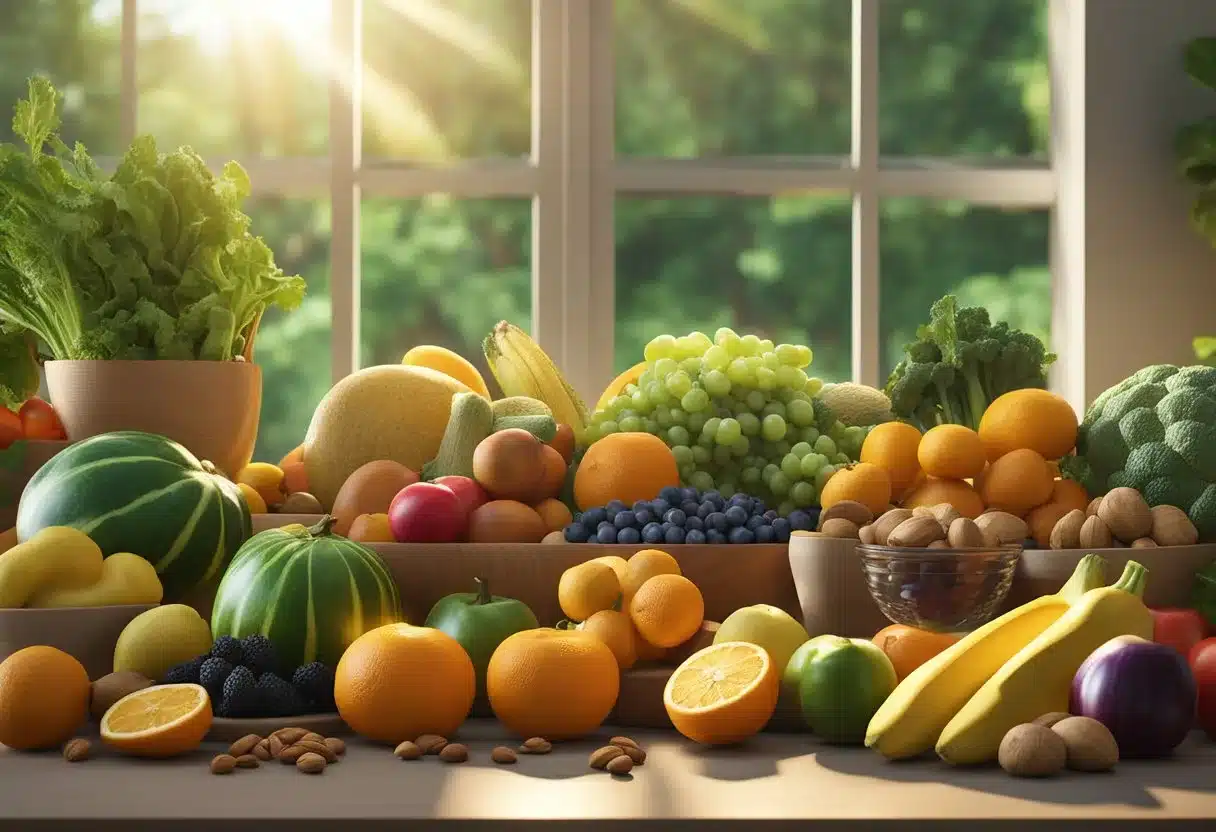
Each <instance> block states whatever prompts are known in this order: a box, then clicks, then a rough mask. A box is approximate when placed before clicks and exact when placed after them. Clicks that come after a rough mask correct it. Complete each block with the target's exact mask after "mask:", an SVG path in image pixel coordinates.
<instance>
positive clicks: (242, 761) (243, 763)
mask: <svg viewBox="0 0 1216 832" xmlns="http://www.w3.org/2000/svg"><path fill="white" fill-rule="evenodd" d="M259 765H260V763H258V758H257V757H255V756H253V755H252V754H242V755H241V756H239V757H237V758H236V767H237V768H257V767H258V766H259Z"/></svg>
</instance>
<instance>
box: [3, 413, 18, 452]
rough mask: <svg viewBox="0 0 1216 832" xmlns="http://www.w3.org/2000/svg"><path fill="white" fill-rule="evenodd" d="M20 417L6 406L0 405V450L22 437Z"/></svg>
mask: <svg viewBox="0 0 1216 832" xmlns="http://www.w3.org/2000/svg"><path fill="white" fill-rule="evenodd" d="M22 435H23V433H22V430H21V418H20V417H19V416H17V414H16V413H14V412H13V411H11V410H9V409H8V408H7V407H0V451H4V450H7V449H8V446H9V445H11V444H13V443H14V442H16V441H17V440H18V439H20V438H21V437H22Z"/></svg>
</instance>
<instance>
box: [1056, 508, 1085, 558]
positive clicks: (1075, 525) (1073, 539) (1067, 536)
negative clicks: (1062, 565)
mask: <svg viewBox="0 0 1216 832" xmlns="http://www.w3.org/2000/svg"><path fill="white" fill-rule="evenodd" d="M1085 520H1086V518H1085V512H1083V511H1081V510H1080V509H1073V510H1072V511H1070V512H1068V514H1065V515H1064V516H1063V517H1061V518H1060V519H1059V520H1057V521H1056V524H1055V526H1053V527H1052V529H1051V537H1050V539H1049V541H1048V542H1049V544H1050V545H1051V548H1053V549H1079V548H1081V528H1082V527H1083V526H1084V525H1085Z"/></svg>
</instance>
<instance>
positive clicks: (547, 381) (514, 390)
mask: <svg viewBox="0 0 1216 832" xmlns="http://www.w3.org/2000/svg"><path fill="white" fill-rule="evenodd" d="M482 351H483V352H485V356H486V363H487V364H489V365H490V372H492V373H493V374H494V378H495V379H496V380H497V381H498V386H499V387H501V388H502V392H503V395H504V396H523V397H527V398H530V399H539V400H540V401H542V402H544V403H545V404H547V405H548V406H549V409H550V410H552V411H553V418H554V420H555V421H556V422H557V423H558V424H563V425H569V426H570V427H571V428H572V429H573V430H574V435H575V436H579V437H581V436H582V435H583V429H584V428H585V427H586V426H587V405H586V404H584V403H583V400H582V399H581V398H579V395H578V393H576V392H574V388H573V387H571V386H570V383H569V382H568V381H566V379H565V377H564V376H562V373H561V371H560V370H559V369H557V365H556V364H554V363H553V359H551V358H550V357H549V356H548V354H547V353H546V352H545V351H544V350H543V349H541V348H540V344H538V343H536V341H534V340H532V336H530V335H528V333H526V332H524V331H523V330H522V329H520V328H519V327H517V326H515V325H514V324H510V323H507V322H506V321H500V322H499V323H498V325H497V326H495V327H494V329H493V331H491V332H490V334H489V335H487V336H486V338H485V341H483V342H482Z"/></svg>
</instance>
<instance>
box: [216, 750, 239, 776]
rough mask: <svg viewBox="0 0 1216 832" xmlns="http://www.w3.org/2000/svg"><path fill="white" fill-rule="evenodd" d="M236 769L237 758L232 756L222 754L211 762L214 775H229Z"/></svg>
mask: <svg viewBox="0 0 1216 832" xmlns="http://www.w3.org/2000/svg"><path fill="white" fill-rule="evenodd" d="M234 768H236V757H233V756H232V755H231V754H220V755H217V756H216V757H213V758H212V760H211V773H212V774H229V773H231V771H232V770H233V769H234Z"/></svg>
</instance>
